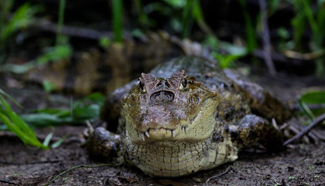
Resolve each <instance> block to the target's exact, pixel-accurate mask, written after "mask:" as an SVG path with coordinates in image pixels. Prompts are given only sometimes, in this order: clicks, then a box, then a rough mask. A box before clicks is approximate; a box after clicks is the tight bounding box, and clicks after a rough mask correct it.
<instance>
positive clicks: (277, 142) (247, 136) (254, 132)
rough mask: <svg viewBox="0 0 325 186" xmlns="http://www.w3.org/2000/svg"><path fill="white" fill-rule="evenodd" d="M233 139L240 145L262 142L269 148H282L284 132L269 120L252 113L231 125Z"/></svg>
mask: <svg viewBox="0 0 325 186" xmlns="http://www.w3.org/2000/svg"><path fill="white" fill-rule="evenodd" d="M229 132H230V134H231V138H232V141H234V142H235V143H237V145H238V146H239V148H240V147H244V146H249V145H252V144H254V143H256V142H258V143H261V144H262V145H263V146H265V147H266V148H267V149H268V150H271V151H280V150H281V149H282V143H283V137H282V134H281V133H280V132H279V131H278V130H277V129H276V128H274V127H273V126H272V125H271V124H270V123H269V122H268V121H267V120H265V119H263V118H261V117H259V116H256V115H253V114H250V115H246V116H245V117H243V118H242V119H240V120H239V121H238V122H237V124H236V125H231V126H229Z"/></svg>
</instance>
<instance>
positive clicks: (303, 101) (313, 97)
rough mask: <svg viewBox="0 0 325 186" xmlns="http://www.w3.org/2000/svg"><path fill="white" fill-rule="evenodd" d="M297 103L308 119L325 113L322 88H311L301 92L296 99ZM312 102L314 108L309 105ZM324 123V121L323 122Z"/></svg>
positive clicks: (324, 97) (324, 92)
mask: <svg viewBox="0 0 325 186" xmlns="http://www.w3.org/2000/svg"><path fill="white" fill-rule="evenodd" d="M298 104H299V106H300V108H301V110H302V112H303V113H304V114H305V115H306V116H308V117H309V119H310V120H313V119H315V118H316V117H317V116H319V115H321V114H324V113H325V108H324V105H325V91H324V90H311V91H308V92H306V93H304V94H302V95H301V96H300V98H299V100H298ZM311 104H313V106H314V108H310V107H309V105H311ZM323 123H325V122H323Z"/></svg>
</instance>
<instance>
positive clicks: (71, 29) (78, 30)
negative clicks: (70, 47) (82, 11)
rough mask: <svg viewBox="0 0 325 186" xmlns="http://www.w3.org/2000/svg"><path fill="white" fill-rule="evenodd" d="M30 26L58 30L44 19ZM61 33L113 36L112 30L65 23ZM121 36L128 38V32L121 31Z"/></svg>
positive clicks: (86, 36) (87, 36)
mask: <svg viewBox="0 0 325 186" xmlns="http://www.w3.org/2000/svg"><path fill="white" fill-rule="evenodd" d="M31 26H32V27H35V28H38V29H41V30H45V31H49V32H53V33H57V31H58V30H57V24H55V23H52V22H50V21H45V20H37V21H35V23H34V24H32V25H31ZM61 34H63V35H67V36H73V37H81V38H87V39H96V40H97V39H100V38H102V37H109V38H113V33H112V32H102V31H97V30H93V29H88V28H80V27H74V26H66V25H62V27H61ZM123 38H130V34H127V33H123Z"/></svg>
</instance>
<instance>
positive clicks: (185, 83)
mask: <svg viewBox="0 0 325 186" xmlns="http://www.w3.org/2000/svg"><path fill="white" fill-rule="evenodd" d="M186 88H187V79H186V78H184V79H183V80H182V82H181V85H180V86H179V89H180V90H183V89H186Z"/></svg>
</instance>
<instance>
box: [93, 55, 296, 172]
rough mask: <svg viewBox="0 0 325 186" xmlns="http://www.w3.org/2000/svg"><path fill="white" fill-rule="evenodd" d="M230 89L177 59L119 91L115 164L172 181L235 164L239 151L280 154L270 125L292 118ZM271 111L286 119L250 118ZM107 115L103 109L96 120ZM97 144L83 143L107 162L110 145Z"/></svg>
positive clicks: (197, 64)
mask: <svg viewBox="0 0 325 186" xmlns="http://www.w3.org/2000/svg"><path fill="white" fill-rule="evenodd" d="M185 72H186V74H185ZM234 81H235V80H234V78H233V80H230V79H229V78H227V77H226V75H225V74H224V73H223V72H222V71H221V70H220V69H219V68H218V67H217V65H216V64H215V63H213V62H210V61H207V60H205V59H201V58H197V57H182V58H176V59H174V60H172V61H171V62H169V63H165V64H164V65H161V66H158V67H156V68H155V69H154V70H153V71H151V72H150V74H141V77H140V78H139V83H135V82H132V83H131V84H129V85H127V86H126V87H125V88H122V89H119V90H117V91H116V92H115V93H113V95H114V96H115V99H116V98H117V97H121V96H123V97H124V98H123V100H122V106H120V107H119V108H121V116H120V117H119V127H118V132H119V133H120V135H121V137H120V139H121V141H118V142H117V143H118V144H119V147H120V149H119V151H118V153H117V154H118V155H119V157H118V159H119V161H124V162H126V163H129V164H131V165H134V166H137V167H138V168H140V169H141V170H142V171H143V172H144V173H146V174H148V175H151V176H160V177H177V176H183V175H188V174H191V173H194V172H197V171H200V170H206V169H211V168H213V167H217V166H219V165H221V164H224V163H226V162H231V161H234V160H236V159H237V153H238V151H239V150H240V149H241V148H243V147H245V146H249V145H252V144H254V143H256V142H260V143H261V144H263V145H264V146H265V147H267V148H269V149H271V150H280V149H281V144H282V136H281V134H280V133H279V132H278V131H277V130H276V129H275V128H274V127H273V126H272V125H270V124H269V121H268V120H270V119H272V118H276V119H277V121H278V122H282V120H283V119H287V118H288V117H289V116H290V113H289V112H288V111H287V110H286V108H285V107H284V106H283V105H282V104H281V103H280V102H278V101H277V100H276V99H274V98H272V97H270V96H269V94H268V93H267V92H265V91H264V90H261V91H260V92H259V96H260V97H259V98H258V99H257V98H250V94H248V93H247V92H250V91H251V92H252V89H251V86H246V87H245V86H242V87H241V86H240V85H238V84H233V82H234ZM132 84H134V85H133V86H131V85H132ZM252 85H254V86H255V84H252ZM131 87H132V88H131ZM242 92H244V94H243V93H242ZM117 95H119V96H117ZM263 96H265V98H268V100H265V99H262V98H261V97H263ZM116 100H118V99H116ZM247 100H254V101H249V102H247ZM261 100H262V101H261ZM113 102H114V101H113ZM113 102H112V101H110V102H109V103H113ZM114 104H116V103H114ZM269 104H271V105H269ZM272 104H276V106H277V107H279V108H278V109H280V110H282V111H283V112H284V113H285V114H283V113H281V116H278V111H276V112H274V113H273V112H272V111H270V112H268V113H265V114H264V115H262V116H264V117H266V118H265V119H264V118H263V117H260V116H257V115H254V114H252V113H251V109H250V108H258V107H260V106H261V105H264V106H265V107H267V108H273V105H272ZM104 108H108V109H109V108H110V107H109V106H106V107H104ZM108 112H110V110H106V109H104V110H103V111H102V114H105V113H106V114H108ZM262 114H263V113H262ZM287 114H288V115H287ZM100 130H103V131H104V129H100ZM100 134H103V132H102V133H100ZM113 135H114V134H112V133H109V136H113ZM101 138H102V139H101V140H98V135H96V134H95V133H94V134H93V136H92V137H90V138H89V139H90V140H89V141H91V144H92V145H91V147H92V151H96V152H97V154H101V153H100V151H101V150H100V149H105V153H103V155H104V156H106V157H107V158H108V157H111V156H112V153H111V154H109V153H107V152H108V151H114V148H112V147H113V146H114V145H112V143H109V145H105V143H103V141H105V139H107V136H105V135H101ZM111 138H112V137H111ZM94 139H95V140H94ZM114 139H115V140H116V139H117V138H116V137H115V138H114ZM94 141H95V142H94ZM96 141H99V142H100V143H97V144H96ZM115 142H116V141H115ZM115 147H116V146H115ZM98 149H99V150H98ZM107 154H109V155H107Z"/></svg>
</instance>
